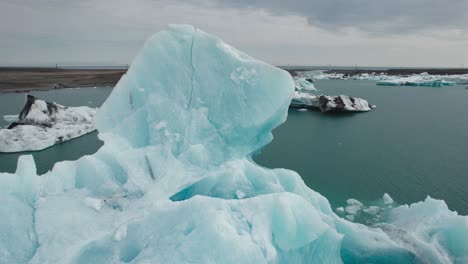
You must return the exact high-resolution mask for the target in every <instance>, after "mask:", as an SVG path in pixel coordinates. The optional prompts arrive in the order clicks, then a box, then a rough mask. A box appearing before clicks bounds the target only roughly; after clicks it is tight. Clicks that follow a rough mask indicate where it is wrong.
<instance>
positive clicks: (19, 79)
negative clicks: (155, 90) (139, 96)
mask: <svg viewBox="0 0 468 264" xmlns="http://www.w3.org/2000/svg"><path fill="white" fill-rule="evenodd" d="M125 72H126V70H115V69H112V70H111V69H60V68H59V69H56V68H1V67H0V92H28V91H30V90H50V89H60V88H74V87H95V86H114V85H115V84H116V83H117V82H118V81H119V80H120V78H121V77H122V75H123V74H124V73H125Z"/></svg>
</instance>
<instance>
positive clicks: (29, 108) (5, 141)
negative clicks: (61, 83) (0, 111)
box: [0, 95, 96, 152]
mask: <svg viewBox="0 0 468 264" xmlns="http://www.w3.org/2000/svg"><path fill="white" fill-rule="evenodd" d="M95 113H96V108H90V107H86V106H81V107H65V106H62V105H59V104H56V103H51V102H46V101H43V100H39V99H37V98H36V97H34V96H32V95H28V96H27V100H26V104H25V105H24V107H23V110H21V113H20V115H19V116H13V115H9V116H5V117H4V119H5V120H8V121H10V122H13V123H12V124H11V125H10V126H9V127H8V128H5V129H0V152H20V151H33V150H42V149H45V148H48V147H50V146H53V145H55V144H57V143H60V142H64V141H67V140H70V139H73V138H76V137H79V136H82V135H85V134H87V133H90V132H92V131H94V130H95V128H94V126H93V124H92V120H93V117H94V115H95ZM13 117H16V119H15V120H13Z"/></svg>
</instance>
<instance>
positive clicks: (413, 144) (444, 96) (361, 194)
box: [0, 80, 468, 215]
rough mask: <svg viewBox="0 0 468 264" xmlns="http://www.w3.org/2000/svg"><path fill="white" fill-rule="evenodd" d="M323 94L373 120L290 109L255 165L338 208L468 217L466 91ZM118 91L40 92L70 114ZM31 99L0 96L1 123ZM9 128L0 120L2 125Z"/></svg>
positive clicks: (83, 145)
mask: <svg viewBox="0 0 468 264" xmlns="http://www.w3.org/2000/svg"><path fill="white" fill-rule="evenodd" d="M315 86H316V87H317V88H318V91H317V92H316V93H317V94H320V93H323V94H328V95H338V94H346V95H350V96H356V97H361V98H365V99H367V100H368V101H369V103H372V104H375V105H377V108H376V109H375V110H373V111H371V112H368V113H356V114H323V113H319V112H302V111H298V110H296V109H290V110H289V115H288V119H287V121H286V122H285V123H284V124H283V125H281V126H280V127H279V128H277V129H275V130H274V131H273V134H274V140H273V142H271V143H270V144H269V145H268V146H266V147H265V148H264V149H263V150H262V151H261V152H260V153H258V154H257V155H256V156H255V158H254V159H255V161H256V162H257V163H259V164H260V165H263V166H265V167H269V168H288V169H292V170H294V171H297V172H298V173H299V174H300V175H301V176H302V177H303V180H304V182H305V183H306V184H307V185H308V186H309V187H311V188H312V189H314V190H316V191H318V192H320V193H321V194H323V195H324V196H325V197H327V198H328V199H329V200H330V202H331V204H332V206H333V207H334V208H336V207H338V206H343V205H344V203H345V201H346V200H347V199H349V198H355V199H358V200H361V201H373V200H376V199H379V198H380V197H382V195H383V193H388V194H390V196H391V197H392V198H393V199H394V200H395V201H396V202H397V203H400V204H403V203H412V202H417V201H421V200H424V198H425V197H426V196H427V195H430V196H431V197H433V198H437V199H443V200H445V201H446V203H447V204H448V206H449V208H450V209H451V210H455V211H458V212H459V213H460V214H463V215H467V214H468V193H467V192H466V190H468V118H466V113H468V90H466V89H465V88H464V86H461V85H456V86H449V87H443V88H431V87H400V86H395V87H384V86H377V85H376V84H375V82H374V81H366V80H319V81H317V82H316V83H315ZM111 91H112V88H111V87H98V88H81V89H62V90H50V91H34V92H32V93H31V94H33V95H36V96H38V97H39V98H42V99H44V100H48V101H55V102H57V103H60V104H63V105H68V106H80V105H87V106H91V107H97V106H100V105H101V104H102V103H103V102H104V100H105V99H106V98H107V96H108V95H109V94H110V92H111ZM24 97H25V94H20V93H4V94H0V114H1V115H2V116H3V115H7V114H17V113H19V111H20V110H21V108H22V106H23V103H24V100H25V99H24ZM6 125H8V123H7V122H6V121H4V120H3V118H2V119H1V120H0V126H2V127H3V126H6ZM101 146H102V142H101V141H100V140H99V139H98V138H97V133H96V132H94V133H91V134H89V135H85V136H83V137H80V138H78V139H75V140H71V141H68V142H65V143H62V144H59V145H56V146H54V147H51V148H48V149H46V150H43V151H38V152H30V153H13V154H0V171H1V172H14V171H15V169H16V162H17V159H18V157H19V156H20V155H24V154H32V155H33V156H34V159H35V161H36V164H37V170H38V173H39V174H43V173H45V172H47V171H48V170H50V169H51V168H52V166H53V165H54V163H55V162H57V161H61V160H76V159H78V158H79V157H81V156H84V155H88V154H92V153H94V152H96V151H97V150H98V149H99V148H100V147H101Z"/></svg>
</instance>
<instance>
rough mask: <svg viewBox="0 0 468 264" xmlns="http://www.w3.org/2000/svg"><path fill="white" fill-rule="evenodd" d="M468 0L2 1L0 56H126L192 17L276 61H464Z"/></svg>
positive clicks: (26, 60) (100, 60)
mask: <svg viewBox="0 0 468 264" xmlns="http://www.w3.org/2000/svg"><path fill="white" fill-rule="evenodd" d="M467 12H468V0H446V1H441V0H385V1H383V0H252V1H247V0H237V1H236V0H234V1H230V0H201V1H196V0H187V1H182V0H180V1H177V0H172V1H166V0H162V1H158V0H133V1H130V0H81V1H77V0H73V1H71V0H0V65H45V64H48V65H54V64H55V63H58V64H59V65H65V64H66V65H117V64H120V65H123V64H127V63H130V62H131V60H132V58H133V57H134V56H135V54H136V52H137V51H138V49H139V48H140V47H141V46H142V44H143V42H144V41H145V39H146V38H148V37H149V36H150V35H151V34H153V33H155V32H157V31H159V30H161V29H164V28H165V27H166V25H167V24H173V23H184V24H192V25H194V26H196V27H198V28H201V29H203V30H204V31H207V32H209V33H211V34H214V35H217V36H219V37H221V38H222V39H224V40H225V41H226V42H228V43H230V44H231V45H233V46H235V47H236V48H238V49H240V50H242V51H244V52H246V53H248V54H250V55H251V56H253V57H256V58H259V59H262V60H264V61H266V62H269V63H272V64H276V65H287V64H291V65H329V64H331V65H342V66H344V65H348V66H354V65H359V66H429V67H430V66H445V67H460V66H465V67H468V15H467Z"/></svg>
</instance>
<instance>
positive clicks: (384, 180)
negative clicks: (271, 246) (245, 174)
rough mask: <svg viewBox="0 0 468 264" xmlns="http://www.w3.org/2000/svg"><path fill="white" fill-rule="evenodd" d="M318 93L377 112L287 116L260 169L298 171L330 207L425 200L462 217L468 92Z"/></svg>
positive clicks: (333, 85) (346, 89) (337, 84)
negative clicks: (359, 101) (358, 100)
mask: <svg viewBox="0 0 468 264" xmlns="http://www.w3.org/2000/svg"><path fill="white" fill-rule="evenodd" d="M316 87H319V88H320V89H319V93H320V92H323V93H325V94H330V95H337V94H347V95H352V96H357V97H363V98H366V99H368V101H369V102H370V103H372V104H376V105H377V108H376V109H375V110H374V111H371V112H368V113H360V114H348V115H336V114H335V115H332V114H321V113H311V112H299V111H297V110H292V109H291V110H290V111H289V116H288V120H287V122H286V123H285V124H283V125H282V126H280V127H279V128H277V129H276V130H275V131H274V133H273V134H274V136H275V138H274V140H273V142H272V143H270V144H269V145H268V146H267V147H266V148H265V149H264V150H263V151H262V154H261V155H259V156H258V157H256V158H255V160H256V161H257V162H258V163H260V164H262V165H264V166H266V167H282V168H289V169H292V170H295V171H297V172H298V173H299V174H300V175H301V176H302V178H303V179H304V181H305V183H306V184H307V185H308V186H310V187H311V188H312V189H314V190H316V191H318V192H320V193H322V194H323V195H325V196H326V197H327V198H328V199H329V200H330V201H331V203H332V205H333V206H335V207H336V206H341V205H343V203H344V202H345V200H346V199H348V198H356V199H359V200H363V201H372V200H376V199H378V198H380V197H381V196H382V194H383V193H385V192H386V193H389V194H390V195H391V196H392V197H393V198H394V199H395V201H396V202H398V203H411V202H416V201H421V200H423V199H424V198H425V197H426V196H427V195H430V196H431V197H434V198H438V199H443V200H445V201H446V202H447V204H448V205H449V207H450V209H452V210H456V211H458V212H459V213H462V214H464V215H466V214H468V191H467V190H468V118H467V114H468V90H466V89H465V88H464V87H463V86H453V87H444V88H431V87H424V88H423V87H385V86H376V85H375V83H374V82H372V81H343V80H323V81H318V82H317V83H316Z"/></svg>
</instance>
